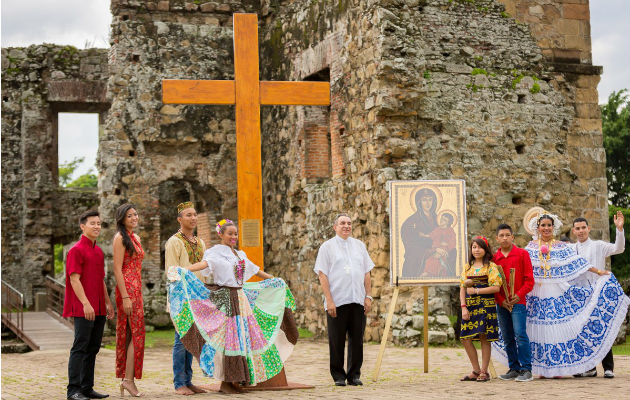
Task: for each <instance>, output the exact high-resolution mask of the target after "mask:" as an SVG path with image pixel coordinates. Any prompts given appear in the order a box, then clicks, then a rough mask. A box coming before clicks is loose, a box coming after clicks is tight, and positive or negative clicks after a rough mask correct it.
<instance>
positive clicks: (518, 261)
mask: <svg viewBox="0 0 630 400" xmlns="http://www.w3.org/2000/svg"><path fill="white" fill-rule="evenodd" d="M492 261H494V263H495V264H497V265H499V266H501V268H503V273H504V274H505V279H506V287H507V288H508V290H509V287H510V285H509V282H510V268H515V273H514V294H516V295H518V297H519V299H520V300H519V302H518V304H523V305H525V295H526V294H527V293H529V292H530V291H531V290H532V289H533V288H534V269H533V268H532V260H530V258H529V253H528V252H527V251H526V250H524V249H521V248H520V247H516V246H512V250H510V252H509V253H508V255H507V257H506V256H504V255H503V253H501V249H499V251H497V252H496V254H495V255H494V258H493V259H492ZM494 298H495V300H496V303H497V304H498V305H501V304H503V302H504V301H505V293H504V290H503V287H501V290H499V291H498V292H497V293H495V295H494Z"/></svg>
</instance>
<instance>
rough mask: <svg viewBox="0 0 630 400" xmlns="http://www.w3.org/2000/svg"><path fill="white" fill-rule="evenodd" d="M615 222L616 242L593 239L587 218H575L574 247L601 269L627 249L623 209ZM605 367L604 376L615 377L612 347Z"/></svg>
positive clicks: (590, 373) (585, 374)
mask: <svg viewBox="0 0 630 400" xmlns="http://www.w3.org/2000/svg"><path fill="white" fill-rule="evenodd" d="M613 222H614V224H615V226H616V227H617V231H616V235H615V243H614V244H613V243H608V242H604V241H603V240H591V238H590V237H589V233H590V232H591V228H590V227H589V226H588V221H587V220H586V218H582V217H580V218H576V219H575V220H573V234H574V235H575V236H576V237H577V240H578V241H577V243H573V245H572V247H573V248H574V249H575V251H576V252H577V253H578V254H579V255H580V256H582V257H584V258H586V259H587V260H588V262H589V264H591V266H593V267H595V268H597V269H598V270H600V271H605V270H606V257H610V256H613V255H615V254H621V253H623V251H624V249H625V236H624V232H623V223H624V217H623V214H622V213H621V211H617V214H616V215H615V216H614V217H613ZM602 367H603V368H604V378H614V377H615V374H614V372H613V370H614V368H615V363H614V361H613V353H612V348H611V349H610V351H609V352H608V354H606V357H604V359H603V360H602ZM574 376H575V377H594V376H597V369H595V368H593V369H591V370H590V371H586V372H583V373H581V374H577V375H574Z"/></svg>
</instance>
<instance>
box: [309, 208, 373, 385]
mask: <svg viewBox="0 0 630 400" xmlns="http://www.w3.org/2000/svg"><path fill="white" fill-rule="evenodd" d="M333 229H334V231H335V233H336V235H335V237H333V238H332V239H329V240H327V241H325V242H324V243H323V244H322V245H321V247H320V248H319V252H318V253H317V260H316V261H315V268H314V270H315V273H316V274H317V275H318V276H319V282H320V283H321V285H322V290H323V292H324V307H325V308H326V313H327V316H326V317H327V322H328V348H329V350H330V374H331V375H332V378H333V380H334V381H335V385H337V386H346V382H348V385H352V386H357V385H362V384H363V383H362V382H361V380H360V379H359V378H360V377H361V365H362V364H363V334H364V333H365V316H366V314H367V313H368V312H370V308H371V306H372V296H371V292H372V283H371V279H370V271H371V270H372V268H373V267H374V262H372V259H371V258H370V255H369V254H368V252H367V248H366V247H365V244H364V243H363V242H361V241H360V240H357V239H355V238H353V237H351V235H352V221H351V219H350V217H349V216H348V214H339V215H338V216H337V217H336V218H335V222H334V223H333ZM346 335H348V364H347V371H346V370H345V369H344V366H343V361H344V357H343V356H344V350H345V347H346Z"/></svg>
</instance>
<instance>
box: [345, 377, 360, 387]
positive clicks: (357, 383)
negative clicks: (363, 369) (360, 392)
mask: <svg viewBox="0 0 630 400" xmlns="http://www.w3.org/2000/svg"><path fill="white" fill-rule="evenodd" d="M348 385H350V386H363V382H361V379H359V378H354V379H348Z"/></svg>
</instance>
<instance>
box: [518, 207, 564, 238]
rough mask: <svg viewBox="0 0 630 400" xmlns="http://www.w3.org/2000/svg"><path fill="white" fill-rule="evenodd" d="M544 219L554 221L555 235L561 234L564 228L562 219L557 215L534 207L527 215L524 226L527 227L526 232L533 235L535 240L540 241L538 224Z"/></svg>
mask: <svg viewBox="0 0 630 400" xmlns="http://www.w3.org/2000/svg"><path fill="white" fill-rule="evenodd" d="M543 217H544V218H550V219H552V220H553V234H554V235H557V234H558V233H560V229H561V228H562V221H560V218H559V217H558V216H557V215H556V214H552V213H550V212H548V211H546V210H545V209H544V208H542V207H533V208H531V209H530V210H529V211H527V212H526V213H525V217H524V218H523V224H524V225H525V230H526V231H527V232H528V233H529V234H530V235H532V238H533V239H534V240H536V239H538V223H539V222H540V220H541V219H542V218H543Z"/></svg>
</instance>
